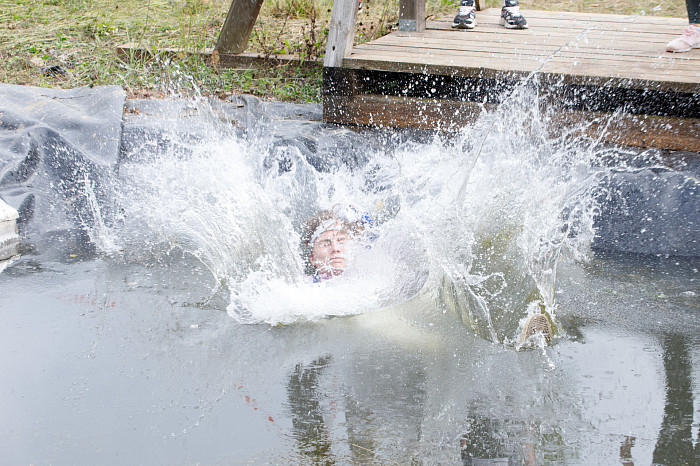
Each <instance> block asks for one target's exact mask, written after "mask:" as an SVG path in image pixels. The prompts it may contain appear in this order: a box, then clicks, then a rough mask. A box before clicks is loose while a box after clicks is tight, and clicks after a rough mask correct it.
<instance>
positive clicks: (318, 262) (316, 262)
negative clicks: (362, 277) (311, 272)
mask: <svg viewBox="0 0 700 466" xmlns="http://www.w3.org/2000/svg"><path fill="white" fill-rule="evenodd" d="M350 240H351V238H350V235H348V234H347V233H346V232H344V231H342V230H328V231H324V232H323V233H321V234H320V235H318V238H316V241H314V245H313V248H312V249H311V255H310V259H311V265H313V266H314V267H316V269H317V270H319V271H326V272H330V273H332V274H333V275H340V274H341V273H343V270H345V267H346V263H345V261H346V259H347V256H346V247H347V244H348V242H350Z"/></svg>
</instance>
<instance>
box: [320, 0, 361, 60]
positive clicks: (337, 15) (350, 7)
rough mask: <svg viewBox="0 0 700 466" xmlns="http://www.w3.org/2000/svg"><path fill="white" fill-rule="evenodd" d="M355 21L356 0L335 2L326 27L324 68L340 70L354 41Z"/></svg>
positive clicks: (337, 0) (338, 0) (336, 0)
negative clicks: (326, 40) (326, 41)
mask: <svg viewBox="0 0 700 466" xmlns="http://www.w3.org/2000/svg"><path fill="white" fill-rule="evenodd" d="M356 21H357V0H335V1H334V2H333V11H332V12H331V22H330V24H329V25H328V44H327V45H326V57H325V59H324V61H323V66H324V67H330V68H340V67H342V66H343V57H345V56H346V55H350V52H351V51H352V43H353V41H354V40H355V22H356Z"/></svg>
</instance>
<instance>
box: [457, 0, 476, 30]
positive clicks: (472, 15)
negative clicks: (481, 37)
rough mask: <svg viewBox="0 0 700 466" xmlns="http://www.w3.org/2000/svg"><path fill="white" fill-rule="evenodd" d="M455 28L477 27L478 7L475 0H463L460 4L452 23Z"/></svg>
mask: <svg viewBox="0 0 700 466" xmlns="http://www.w3.org/2000/svg"><path fill="white" fill-rule="evenodd" d="M452 27H453V28H458V29H474V28H475V27H476V8H474V0H462V1H461V3H460V4H459V11H458V12H457V16H455V20H454V22H453V23H452Z"/></svg>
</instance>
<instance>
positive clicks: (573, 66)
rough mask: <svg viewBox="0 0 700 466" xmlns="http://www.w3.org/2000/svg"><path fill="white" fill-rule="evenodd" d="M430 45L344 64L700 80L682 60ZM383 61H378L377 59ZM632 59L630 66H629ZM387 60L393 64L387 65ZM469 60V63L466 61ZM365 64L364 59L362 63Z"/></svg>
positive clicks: (377, 51)
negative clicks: (462, 50) (464, 54)
mask: <svg viewBox="0 0 700 466" xmlns="http://www.w3.org/2000/svg"><path fill="white" fill-rule="evenodd" d="M431 50H432V49H424V48H418V47H382V46H373V47H372V48H371V49H370V48H364V49H363V50H362V51H361V53H356V54H354V55H353V56H352V57H350V58H349V59H348V62H347V63H344V66H346V67H349V68H357V67H359V66H354V65H353V64H351V63H352V62H351V60H352V61H355V62H356V63H357V62H359V61H365V62H366V61H367V60H373V61H375V62H377V64H376V65H372V66H375V67H376V69H382V70H387V71H400V70H401V64H402V63H420V64H425V65H438V66H439V65H443V66H460V67H465V68H467V67H471V69H474V63H475V62H478V64H479V67H478V69H482V68H483V69H493V70H500V71H507V70H513V71H527V72H535V71H537V72H541V73H557V74H567V75H571V76H590V77H610V78H617V79H643V80H652V81H663V82H681V83H689V84H700V74H697V73H696V72H695V71H696V69H697V68H696V67H695V66H694V65H687V64H683V63H678V64H673V67H668V68H662V67H661V65H660V64H658V63H653V62H647V61H639V62H636V61H632V62H629V63H630V66H628V67H627V68H625V67H622V66H621V65H622V64H623V61H621V60H615V59H612V60H610V59H605V58H604V57H603V58H588V59H587V60H585V61H582V60H581V57H579V56H577V55H576V54H574V55H571V56H563V57H560V56H559V55H556V54H555V55H552V54H544V53H542V54H538V55H525V56H523V55H522V54H519V55H514V56H513V57H511V58H510V59H508V57H507V56H504V55H503V54H501V55H499V56H498V57H494V55H493V54H492V53H490V52H477V51H472V52H469V60H460V59H458V58H455V54H454V53H452V54H444V55H442V54H435V53H430V52H431ZM382 61H383V62H386V64H382V63H380V62H382ZM632 63H633V64H634V66H632ZM390 64H393V66H392V65H390ZM470 64H471V65H470ZM367 66H368V65H367V64H366V63H365V65H364V67H367Z"/></svg>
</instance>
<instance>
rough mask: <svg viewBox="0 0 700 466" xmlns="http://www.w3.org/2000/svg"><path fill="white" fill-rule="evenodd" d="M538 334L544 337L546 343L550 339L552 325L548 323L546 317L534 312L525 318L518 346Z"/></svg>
mask: <svg viewBox="0 0 700 466" xmlns="http://www.w3.org/2000/svg"><path fill="white" fill-rule="evenodd" d="M538 334H540V335H542V336H543V337H544V341H545V342H546V343H549V342H550V340H551V339H552V325H551V324H550V323H549V319H548V318H547V316H546V315H544V314H541V313H539V312H536V313H534V314H530V315H529V316H528V317H527V320H526V321H525V325H524V326H523V333H522V334H521V335H520V344H521V345H522V344H523V343H525V342H526V341H527V340H528V339H529V338H531V337H533V336H535V335H538Z"/></svg>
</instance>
